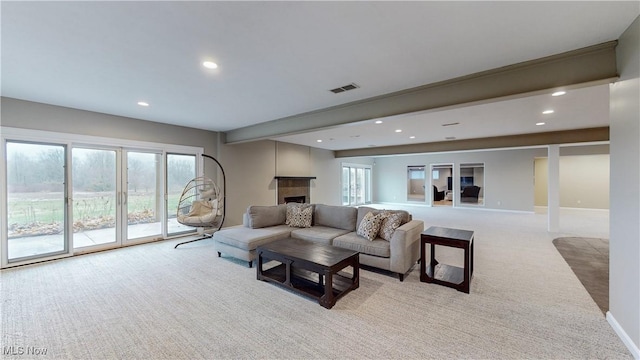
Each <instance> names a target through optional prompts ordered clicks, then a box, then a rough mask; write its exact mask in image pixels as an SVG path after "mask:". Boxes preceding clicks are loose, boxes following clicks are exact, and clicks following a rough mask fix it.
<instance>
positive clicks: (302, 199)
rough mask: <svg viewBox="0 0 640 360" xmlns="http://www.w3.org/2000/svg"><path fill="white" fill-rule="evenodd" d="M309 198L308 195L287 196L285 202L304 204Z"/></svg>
mask: <svg viewBox="0 0 640 360" xmlns="http://www.w3.org/2000/svg"><path fill="white" fill-rule="evenodd" d="M306 200H307V197H306V196H304V195H302V196H285V198H284V202H285V204H286V203H301V204H304V202H305V201H306Z"/></svg>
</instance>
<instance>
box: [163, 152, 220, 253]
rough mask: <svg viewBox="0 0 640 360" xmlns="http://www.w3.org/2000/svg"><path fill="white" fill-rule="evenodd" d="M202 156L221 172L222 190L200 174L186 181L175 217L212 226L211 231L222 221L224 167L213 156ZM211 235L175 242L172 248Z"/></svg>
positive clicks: (186, 223)
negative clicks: (215, 165)
mask: <svg viewBox="0 0 640 360" xmlns="http://www.w3.org/2000/svg"><path fill="white" fill-rule="evenodd" d="M202 156H203V157H205V158H208V159H211V160H213V161H214V162H215V163H216V164H217V165H218V167H219V168H220V171H221V173H222V191H221V190H220V188H219V187H218V185H217V184H216V183H215V182H214V181H213V180H211V179H209V178H207V177H204V176H200V177H196V178H194V179H192V180H191V181H189V182H188V183H187V185H186V186H185V187H184V190H183V191H182V195H181V196H180V200H179V202H178V211H177V215H176V219H177V220H178V223H180V224H182V225H186V226H192V227H198V228H200V227H201V228H213V229H214V230H213V232H214V233H215V232H216V231H218V230H220V229H221V228H222V224H223V223H224V216H225V208H226V206H225V204H224V203H225V200H226V199H225V198H226V193H227V181H226V176H225V173H224V169H223V168H222V165H221V164H220V162H219V161H218V160H216V159H215V158H214V157H213V156H209V155H206V154H202ZM212 236H213V233H211V234H205V235H204V236H202V237H201V238H198V239H194V240H189V241H184V242H181V243H179V244H177V245H176V246H175V247H174V249H176V248H178V246H180V245H183V244H188V243H192V242H195V241H200V240H204V239H209V238H211V237H212Z"/></svg>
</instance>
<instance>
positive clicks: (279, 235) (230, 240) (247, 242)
mask: <svg viewBox="0 0 640 360" xmlns="http://www.w3.org/2000/svg"><path fill="white" fill-rule="evenodd" d="M290 234H291V228H290V227H288V226H287V225H278V226H272V227H267V228H258V229H250V228H246V227H244V226H242V225H239V226H234V227H229V228H226V229H223V230H221V231H216V232H215V233H213V240H214V241H216V242H219V243H222V244H227V245H229V246H233V247H236V248H240V249H244V250H249V251H251V250H255V249H256V248H257V247H258V246H260V245H262V244H267V243H270V242H272V241H275V240H280V239H285V238H288V237H289V236H290Z"/></svg>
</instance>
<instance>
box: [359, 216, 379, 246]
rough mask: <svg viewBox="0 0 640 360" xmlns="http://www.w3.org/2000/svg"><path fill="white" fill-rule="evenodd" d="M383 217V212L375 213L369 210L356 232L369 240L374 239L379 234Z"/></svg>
mask: <svg viewBox="0 0 640 360" xmlns="http://www.w3.org/2000/svg"><path fill="white" fill-rule="evenodd" d="M382 217H383V215H382V214H378V215H373V213H372V212H368V213H367V214H366V215H365V216H364V218H362V221H361V222H360V225H359V226H358V231H356V234H358V235H360V236H362V237H363V238H365V239H367V240H369V241H373V240H374V239H375V238H376V237H377V236H378V231H379V230H380V224H382Z"/></svg>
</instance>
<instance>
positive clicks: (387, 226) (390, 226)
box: [378, 211, 403, 241]
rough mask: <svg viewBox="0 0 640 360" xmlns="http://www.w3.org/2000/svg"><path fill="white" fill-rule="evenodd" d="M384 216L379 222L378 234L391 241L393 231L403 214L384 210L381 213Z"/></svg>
mask: <svg viewBox="0 0 640 360" xmlns="http://www.w3.org/2000/svg"><path fill="white" fill-rule="evenodd" d="M383 216H384V218H383V219H382V223H381V224H380V232H379V235H378V236H380V237H381V238H383V239H385V240H387V241H391V238H392V237H393V233H394V232H395V231H396V229H397V228H398V227H400V224H401V223H402V217H403V214H402V213H399V212H393V211H386V212H384V213H383Z"/></svg>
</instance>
